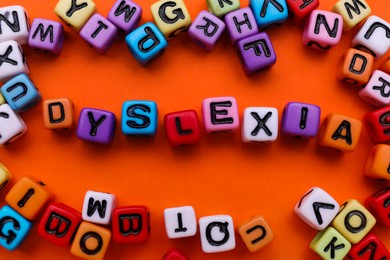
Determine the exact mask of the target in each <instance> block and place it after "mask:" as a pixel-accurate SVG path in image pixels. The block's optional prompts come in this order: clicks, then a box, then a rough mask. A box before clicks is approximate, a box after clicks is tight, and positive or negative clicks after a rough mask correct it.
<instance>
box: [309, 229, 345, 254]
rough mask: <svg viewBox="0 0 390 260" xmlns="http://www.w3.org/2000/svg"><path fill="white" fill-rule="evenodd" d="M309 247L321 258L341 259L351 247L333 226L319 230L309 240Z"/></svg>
mask: <svg viewBox="0 0 390 260" xmlns="http://www.w3.org/2000/svg"><path fill="white" fill-rule="evenodd" d="M310 248H311V249H312V250H313V251H314V252H316V253H317V254H318V255H319V256H321V257H322V259H326V260H328V259H340V260H341V259H343V258H344V257H345V256H346V255H347V254H348V252H349V250H350V249H351V243H350V242H349V241H348V240H347V239H345V237H343V236H342V235H341V234H340V233H339V232H338V231H337V230H336V229H334V228H333V227H327V228H326V229H324V230H322V231H321V232H319V233H318V234H317V235H316V236H315V237H314V238H313V240H312V241H311V242H310Z"/></svg>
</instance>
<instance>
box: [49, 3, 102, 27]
mask: <svg viewBox="0 0 390 260" xmlns="http://www.w3.org/2000/svg"><path fill="white" fill-rule="evenodd" d="M54 12H55V13H56V14H57V15H58V17H59V18H61V19H62V20H63V21H64V22H65V23H66V24H67V25H69V26H71V27H73V28H74V29H75V30H77V31H80V30H81V28H82V27H83V26H84V24H85V23H86V22H87V21H88V19H89V17H91V16H92V15H93V14H94V13H95V12H96V5H95V3H94V2H92V1H91V0H82V1H80V0H59V1H58V3H57V5H56V6H55V8H54Z"/></svg>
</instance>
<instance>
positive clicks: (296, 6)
mask: <svg viewBox="0 0 390 260" xmlns="http://www.w3.org/2000/svg"><path fill="white" fill-rule="evenodd" d="M286 2H287V6H288V10H289V12H290V13H292V15H293V22H294V23H299V22H301V21H302V20H304V18H306V17H307V16H308V15H309V14H310V13H311V12H312V11H314V10H315V9H317V7H318V6H319V5H320V2H319V1H318V0H309V1H307V0H299V1H297V0H286Z"/></svg>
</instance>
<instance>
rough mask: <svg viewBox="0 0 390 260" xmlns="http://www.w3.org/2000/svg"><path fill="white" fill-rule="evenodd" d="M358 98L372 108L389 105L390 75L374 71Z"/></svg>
mask: <svg viewBox="0 0 390 260" xmlns="http://www.w3.org/2000/svg"><path fill="white" fill-rule="evenodd" d="M359 96H360V97H361V98H362V99H364V100H365V101H367V102H368V103H370V104H372V105H374V106H386V105H388V104H390V75H389V74H387V73H384V72H383V71H380V70H375V71H374V73H372V75H371V78H370V80H369V81H368V83H367V85H366V86H365V87H364V88H363V89H361V90H360V91H359Z"/></svg>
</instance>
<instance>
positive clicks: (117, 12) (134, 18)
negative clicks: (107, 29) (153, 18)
mask: <svg viewBox="0 0 390 260" xmlns="http://www.w3.org/2000/svg"><path fill="white" fill-rule="evenodd" d="M141 16H142V8H141V7H140V6H138V5H137V4H135V3H134V2H132V1H129V0H118V1H116V2H115V4H114V6H113V7H112V8H111V10H110V12H109V13H108V17H107V18H108V20H109V21H110V22H112V23H113V24H115V25H116V26H117V27H118V28H119V29H121V30H122V31H124V32H125V33H126V34H128V33H129V32H131V31H133V30H134V29H135V28H136V27H137V25H138V22H139V20H140V19H141Z"/></svg>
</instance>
